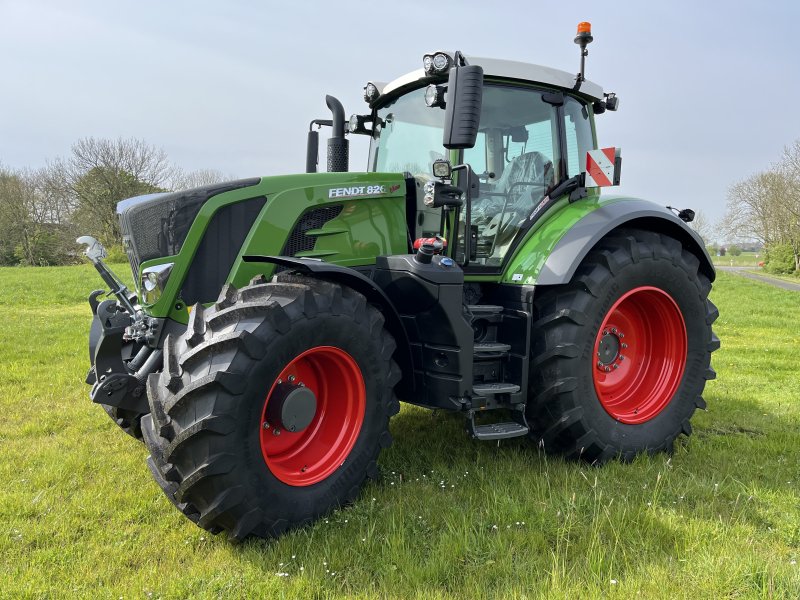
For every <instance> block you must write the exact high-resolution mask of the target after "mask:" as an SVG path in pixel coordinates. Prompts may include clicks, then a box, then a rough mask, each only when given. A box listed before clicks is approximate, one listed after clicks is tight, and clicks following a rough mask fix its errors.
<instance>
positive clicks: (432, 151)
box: [78, 23, 719, 540]
mask: <svg viewBox="0 0 800 600" xmlns="http://www.w3.org/2000/svg"><path fill="white" fill-rule="evenodd" d="M592 39H593V38H592V33H591V28H590V26H589V24H588V23H581V24H580V25H579V27H578V34H577V37H576V38H575V42H576V43H577V44H578V45H579V46H580V53H581V55H580V63H581V66H580V71H579V73H578V74H577V76H576V75H572V74H570V73H567V72H564V71H559V70H556V69H553V68H549V67H543V66H538V65H534V64H527V63H522V62H514V61H506V60H495V59H485V58H473V57H467V56H465V55H464V54H462V53H461V52H453V53H449V52H442V51H436V52H432V53H429V54H425V55H424V56H423V61H422V68H421V69H418V70H416V71H413V72H411V73H409V74H407V75H404V76H402V77H400V78H398V79H395V80H394V81H392V82H390V83H386V84H382V83H378V82H374V81H371V82H369V83H367V85H366V86H365V88H364V99H365V101H366V103H367V106H368V110H366V111H363V114H355V115H353V116H352V117H351V118H350V119H349V120H347V121H346V120H345V116H344V114H345V113H344V109H343V107H342V105H341V103H340V102H339V101H338V100H337V99H336V98H334V97H332V96H327V97H326V103H327V106H328V108H329V109H330V111H331V115H330V116H331V118H330V119H315V120H313V121H312V122H311V124H310V127H309V133H308V141H307V156H306V173H302V174H295V175H286V176H271V177H260V178H259V177H256V178H252V179H241V180H238V181H232V182H229V183H223V184H216V185H207V186H204V187H199V188H196V189H191V190H186V191H178V192H168V193H158V194H151V195H147V196H140V197H136V198H131V199H128V200H124V201H122V202H120V203H119V205H118V207H117V212H118V215H119V220H120V225H121V231H122V237H123V245H124V248H125V251H126V253H127V256H128V258H129V260H130V265H131V269H132V272H133V278H134V281H135V290H129V289H128V288H127V287H126V286H125V285H124V284H123V283H122V281H121V279H120V278H119V277H118V276H116V275H115V274H114V273H113V272H112V271H111V270H110V269H109V268H108V267H107V266H106V264H105V263H104V262H103V258H104V257H105V255H106V253H105V250H104V248H103V247H102V245H101V244H100V243H99V242H97V240H95V239H94V238H92V237H90V236H84V237H82V238H79V240H78V241H79V242H81V243H84V244H86V251H85V254H86V255H87V257H88V258H89V259H90V260H91V262H92V263H93V264H94V266H95V267H96V269H97V270H98V272H99V274H100V276H101V277H102V278H103V280H104V282H105V284H106V285H107V286H108V287H109V288H110V289H109V291H104V290H96V291H94V292H92V293H91V294H90V296H89V304H90V306H91V309H92V313H93V321H92V324H91V330H90V339H89V349H90V359H91V369H90V370H89V373H88V376H87V380H86V381H87V383H88V384H90V385H91V386H92V388H91V399H92V400H93V401H94V402H96V403H98V404H100V405H102V406H103V408H104V409H105V410H106V412H107V413H108V414H109V415H110V416H111V418H112V419H113V420H114V421H115V422H116V423H117V424H118V425H119V426H120V427H121V428H122V429H123V430H124V431H126V432H127V433H129V434H130V435H132V436H134V437H136V438H138V439H141V440H143V442H144V443H145V445H146V446H147V449H148V450H149V453H150V456H149V457H148V459H147V464H148V467H149V469H150V471H151V473H152V475H153V477H154V478H155V480H156V482H157V483H158V485H159V486H160V487H161V489H162V490H163V491H164V493H165V494H166V496H167V498H169V500H170V501H171V502H172V503H173V504H174V505H175V506H176V507H177V508H178V509H179V510H180V511H181V512H182V513H183V514H184V515H186V516H187V517H188V518H189V519H191V520H192V521H194V522H195V523H196V524H197V525H198V526H200V527H202V528H204V529H207V530H209V531H211V532H214V533H219V532H223V531H224V532H226V533H227V534H228V535H229V536H230V538H231V539H232V540H242V539H244V538H248V537H275V536H279V535H281V534H282V533H283V532H284V531H287V530H289V529H292V528H296V527H301V526H303V525H305V524H308V523H311V522H313V521H314V520H316V519H318V518H320V517H321V516H322V515H325V514H327V513H329V512H330V511H331V510H333V509H335V508H336V507H338V506H342V505H346V504H347V503H350V502H352V501H354V500H355V499H356V498H357V496H358V494H359V492H360V490H361V488H362V486H363V485H364V483H365V481H366V480H367V479H368V478H377V477H378V475H379V466H378V458H379V455H380V453H381V450H382V449H384V448H386V447H387V446H389V445H390V444H391V442H392V436H391V434H390V432H389V419H390V418H391V417H392V415H395V414H396V413H397V412H398V411H399V410H400V402H399V401H400V400H402V401H404V402H407V403H410V404H414V405H418V406H422V407H427V408H429V409H435V410H446V411H453V412H456V413H459V414H461V415H462V416H463V418H464V421H465V429H466V432H467V433H468V435H469V436H471V437H472V438H474V440H476V443H478V442H480V441H496V440H505V439H510V438H515V437H526V438H527V439H528V440H529V443H530V444H531V445H532V446H534V448H537V451H539V450H543V451H545V452H552V453H556V454H559V455H561V456H565V457H567V458H570V459H576V460H579V461H585V462H587V463H591V464H602V463H604V462H606V461H609V460H613V459H616V460H621V461H630V460H631V459H633V458H634V457H635V456H637V455H638V454H640V453H657V452H663V451H666V452H669V451H671V449H672V448H673V444H674V442H675V440H676V438H678V436H680V435H681V434H685V435H689V434H690V433H691V431H692V427H691V418H692V415H693V413H694V412H695V410H696V409H698V408H701V409H702V408H705V402H704V400H703V398H702V393H703V389H704V387H705V383H706V381H707V380H710V379H713V378H714V376H715V373H714V371H713V369H712V368H711V353H712V352H713V351H714V350H716V349H717V348H718V347H719V340H718V339H717V337H716V336H715V335H714V333H713V332H712V329H711V326H712V323H713V322H714V320H715V319H716V318H717V316H718V311H717V309H716V308H715V307H714V305H713V304H712V303H711V302H710V301H709V299H708V296H709V292H710V290H711V283H712V281H713V280H714V277H715V271H714V267H713V266H712V263H711V260H710V258H709V256H708V254H707V253H706V250H705V248H704V245H703V242H702V240H701V238H700V237H698V235H697V234H696V233H695V232H694V231H693V230H692V229H691V228H690V227H689V226H688V225H687V222H688V221H690V220H691V218H692V216H693V213H692V211H691V210H689V209H684V210H680V211H678V210H677V209H672V208H670V207H661V206H659V205H656V204H654V203H652V202H648V201H645V200H640V199H636V198H630V197H622V196H619V195H612V194H608V193H603V194H601V188H602V187H608V186H613V185H616V184H618V183H619V177H620V170H621V154H620V152H619V149H617V148H598V143H597V135H596V130H595V119H596V117H597V116H598V115H601V114H603V113H605V112H614V111H616V110H617V108H618V106H619V100H618V98H617V96H616V94H614V93H604V92H603V90H602V88H601V87H600V86H598V85H597V84H595V83H592V82H591V81H589V80H587V79H586V78H585V76H584V66H585V61H584V58H585V56H586V55H587V54H588V50H587V45H588V44H589V43H590V42H591V41H592ZM322 127H330V128H331V134H330V138H329V139H328V140H327V172H325V173H318V172H317V164H318V154H319V151H318V146H319V130H320V128H322ZM357 135H363V136H367V137H368V138H369V144H370V146H369V148H370V149H369V158H368V164H367V170H366V171H365V172H351V171H349V164H348V163H349V158H348V154H349V141H350V138H352V137H353V136H357ZM500 468H501V467H500Z"/></svg>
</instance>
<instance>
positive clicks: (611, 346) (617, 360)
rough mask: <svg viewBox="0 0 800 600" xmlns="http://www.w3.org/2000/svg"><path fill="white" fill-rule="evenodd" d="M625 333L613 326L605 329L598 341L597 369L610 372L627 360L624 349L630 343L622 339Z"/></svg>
mask: <svg viewBox="0 0 800 600" xmlns="http://www.w3.org/2000/svg"><path fill="white" fill-rule="evenodd" d="M624 337H625V334H624V333H623V332H622V331H620V330H619V329H617V328H616V327H612V328H610V329H603V333H602V335H601V336H600V338H599V341H598V343H597V365H596V366H597V369H598V370H599V371H603V372H606V373H607V372H608V371H611V370H612V369H618V368H619V367H620V365H621V364H622V361H624V360H625V355H624V354H623V353H622V351H623V350H625V349H627V347H628V344H627V343H626V342H623V341H622V339H623V338H624Z"/></svg>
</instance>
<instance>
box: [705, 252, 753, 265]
mask: <svg viewBox="0 0 800 600" xmlns="http://www.w3.org/2000/svg"><path fill="white" fill-rule="evenodd" d="M711 260H712V261H714V264H715V265H720V266H723V267H755V266H757V265H758V263H759V262H761V261H763V260H764V253H763V252H762V253H760V254H758V253H756V252H742V253H741V254H740V255H739V256H733V255H732V254H730V253H729V254H726V255H725V256H712V257H711Z"/></svg>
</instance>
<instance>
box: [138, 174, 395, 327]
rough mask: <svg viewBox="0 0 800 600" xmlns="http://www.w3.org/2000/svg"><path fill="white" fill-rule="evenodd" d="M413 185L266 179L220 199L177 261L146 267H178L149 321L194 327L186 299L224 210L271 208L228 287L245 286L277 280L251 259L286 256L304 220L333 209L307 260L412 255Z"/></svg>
mask: <svg viewBox="0 0 800 600" xmlns="http://www.w3.org/2000/svg"><path fill="white" fill-rule="evenodd" d="M405 193H406V189H405V180H404V178H403V176H402V175H401V174H398V173H307V174H302V175H286V176H278V177H263V178H262V179H261V180H260V182H259V183H258V184H256V185H254V186H251V187H247V188H240V189H237V190H233V191H230V192H225V193H223V194H219V195H217V196H214V197H212V198H211V199H209V201H208V202H206V203H205V204H204V205H203V207H202V208H201V209H200V212H199V213H198V215H197V217H196V218H195V220H194V222H193V224H192V226H191V228H190V229H189V233H188V234H187V236H186V239H185V241H184V243H183V245H182V247H181V251H180V252H179V253H178V255H176V256H169V257H162V258H158V259H153V260H150V261H146V262H144V263H143V264H142V268H145V267H149V266H152V265H157V264H163V263H174V267H173V269H172V273H171V275H170V277H169V280H168V282H167V285H166V288H165V289H164V292H163V294H162V296H161V298H160V299H159V300H158V301H157V302H156V303H155V304H153V305H152V306H148V307H147V312H148V314H150V315H152V316H155V317H167V316H168V317H170V318H173V319H175V320H176V321H179V322H182V323H186V322H187V320H188V310H187V307H186V306H183V303H182V302H181V301H180V298H179V293H180V289H181V286H182V284H183V280H184V278H185V277H186V274H187V273H188V271H189V267H190V265H191V263H192V260H193V258H194V255H195V253H196V251H197V248H198V247H199V245H200V243H201V241H202V239H203V236H204V234H205V232H206V229H207V227H208V224H209V223H210V222H211V219H212V218H213V216H214V214H215V213H216V212H217V211H218V210H219V209H220V208H222V207H223V206H226V205H229V204H234V203H237V202H241V201H243V200H248V199H250V198H254V197H258V196H265V197H266V198H267V202H266V204H265V205H264V208H263V209H262V210H261V213H260V214H259V216H258V218H257V219H256V221H255V224H254V227H252V229H251V230H250V232H249V233H248V235H247V237H246V239H245V243H244V245H243V247H242V249H241V251H240V252H239V255H238V257H237V259H236V260H235V262H234V264H233V267H232V269H231V272H230V274H229V275H228V278H227V282H230V283H233V284H234V285H236V286H242V285H245V284H247V282H248V281H249V280H250V279H251V278H252V277H253V276H255V275H259V274H261V273H265V274H266V275H271V272H272V270H273V269H272V267H268V268H267V269H266V272H265V268H264V265H263V264H252V263H244V262H243V261H242V260H241V257H242V255H245V254H266V255H279V254H281V251H282V250H283V248H284V244H285V242H286V239H287V236H288V235H289V232H291V231H292V230H293V229H294V227H295V225H296V223H297V221H298V220H299V219H300V218H301V216H302V215H303V213H305V212H306V211H308V210H312V209H314V208H319V207H325V206H342V210H341V212H340V213H339V214H338V216H337V217H336V218H334V219H332V220H330V221H328V222H327V223H325V225H323V226H322V227H321V228H320V229H315V230H311V231H309V232H306V233H307V235H308V234H309V233H310V234H311V236H313V237H316V243H315V246H314V249H313V250H312V251H309V252H304V253H299V254H298V255H300V256H314V257H319V258H324V260H326V261H327V262H333V263H337V264H340V265H346V266H360V265H369V264H373V263H374V262H375V257H376V256H379V255H382V254H402V253H405V252H406V251H407V248H408V245H407V236H406V223H405Z"/></svg>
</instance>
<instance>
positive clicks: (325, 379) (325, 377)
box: [259, 346, 366, 486]
mask: <svg viewBox="0 0 800 600" xmlns="http://www.w3.org/2000/svg"><path fill="white" fill-rule="evenodd" d="M283 382H291V383H292V384H293V385H302V386H305V387H307V388H308V389H310V390H311V391H312V392H313V393H314V395H315V396H316V412H315V413H314V417H313V419H312V420H311V423H310V424H309V425H308V427H306V428H305V429H303V430H302V431H298V432H291V431H288V430H286V429H284V428H283V427H281V426H280V425H276V424H273V423H270V422H269V418H268V416H267V415H268V412H267V407H268V406H269V403H270V399H274V398H275V397H276V396H275V395H274V392H275V390H276V387H277V386H278V385H279V384H281V383H283ZM365 407H366V389H365V387H364V378H363V376H362V375H361V370H360V369H359V368H358V364H357V363H356V361H355V360H354V359H353V357H352V356H350V355H349V354H348V353H347V352H345V351H344V350H341V349H339V348H334V347H333V346H318V347H316V348H311V349H310V350H306V351H305V352H303V353H302V354H300V355H299V356H297V358H295V359H294V360H292V362H290V363H289V364H288V365H286V367H285V368H284V369H283V370H282V371H281V372H280V374H279V375H278V377H277V378H276V379H275V381H274V382H273V383H272V386H271V387H270V390H269V394H267V399H266V401H265V402H264V408H263V410H262V412H261V422H260V423H259V430H260V442H261V454H262V455H263V457H264V462H265V463H266V464H267V467H268V468H269V470H270V471H271V472H272V474H273V475H275V477H277V478H278V479H280V480H281V481H282V482H283V483H286V484H288V485H294V486H305V485H313V484H315V483H318V482H320V481H322V480H323V479H325V478H327V477H329V476H330V475H331V474H332V473H333V472H334V471H335V470H336V469H338V468H339V467H340V466H341V465H342V464H343V463H344V461H345V459H346V458H347V456H348V455H349V454H350V451H351V450H352V449H353V445H354V444H355V442H356V439H357V438H358V434H359V432H360V431H361V425H362V424H363V422H364V410H365ZM276 431H277V434H276Z"/></svg>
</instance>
